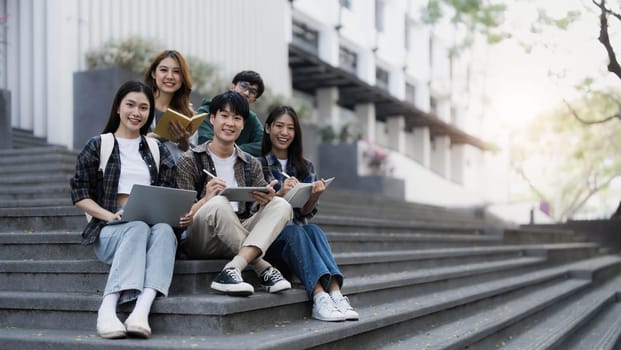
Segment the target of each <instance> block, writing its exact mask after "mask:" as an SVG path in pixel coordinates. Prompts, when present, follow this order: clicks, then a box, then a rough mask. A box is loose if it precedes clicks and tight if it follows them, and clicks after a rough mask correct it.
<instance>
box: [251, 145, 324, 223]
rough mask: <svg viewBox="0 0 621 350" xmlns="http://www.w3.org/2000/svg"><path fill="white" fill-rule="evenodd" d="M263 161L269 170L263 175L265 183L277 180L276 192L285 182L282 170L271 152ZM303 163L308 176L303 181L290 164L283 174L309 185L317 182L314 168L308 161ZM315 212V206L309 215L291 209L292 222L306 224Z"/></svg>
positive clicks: (300, 210) (299, 210)
mask: <svg viewBox="0 0 621 350" xmlns="http://www.w3.org/2000/svg"><path fill="white" fill-rule="evenodd" d="M265 160H266V161H267V166H268V168H269V174H266V173H265V172H264V174H263V175H264V176H265V177H266V180H267V181H272V180H273V179H276V180H278V184H276V186H274V190H276V191H278V190H280V186H281V184H282V183H283V182H284V181H285V176H284V175H283V174H282V168H281V166H280V162H279V161H278V158H276V156H275V155H274V154H272V152H271V151H270V152H269V153H268V154H266V155H265ZM304 161H305V162H306V167H307V169H308V174H307V175H306V177H304V178H303V179H300V178H299V177H298V174H297V172H296V170H295V166H294V164H293V163H291V162H287V169H285V173H287V175H289V176H294V177H295V178H296V179H298V180H299V181H300V182H307V183H311V182H315V181H317V175H316V174H315V166H314V165H313V163H312V162H311V161H310V160H308V159H304ZM317 211H318V210H317V206H315V208H313V210H312V211H311V212H310V213H308V214H306V215H303V214H302V209H301V208H294V209H293V222H294V223H296V224H298V225H302V224H307V223H308V221H309V220H310V219H312V218H313V217H314V216H315V214H317Z"/></svg>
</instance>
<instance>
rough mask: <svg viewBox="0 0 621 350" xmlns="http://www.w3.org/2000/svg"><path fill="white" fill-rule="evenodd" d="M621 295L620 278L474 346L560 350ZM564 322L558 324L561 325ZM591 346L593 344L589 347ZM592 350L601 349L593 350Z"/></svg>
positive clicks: (531, 316) (518, 323) (553, 305)
mask: <svg viewBox="0 0 621 350" xmlns="http://www.w3.org/2000/svg"><path fill="white" fill-rule="evenodd" d="M619 292H621V275H620V276H617V277H616V278H614V279H612V280H610V281H608V282H606V283H604V284H603V285H601V286H599V288H597V289H589V290H585V291H583V292H581V293H577V294H575V295H572V296H571V297H569V298H567V299H565V300H563V301H561V302H558V303H554V304H552V305H550V306H549V307H547V308H545V309H544V310H541V311H540V312H538V313H535V314H532V315H530V316H529V317H526V318H524V319H520V321H519V322H517V323H515V324H513V325H511V326H510V327H508V328H505V329H503V330H502V331H501V332H497V333H495V334H493V335H490V336H489V337H487V338H485V339H483V340H481V341H479V342H477V343H475V344H473V346H474V347H475V348H476V347H480V348H490V349H491V348H493V347H494V346H496V347H498V346H501V347H502V348H503V349H524V348H525V347H528V348H529V349H551V348H559V349H566V347H560V345H561V344H562V343H563V342H565V341H566V340H569V338H571V337H572V336H573V335H574V333H575V332H577V331H578V330H579V329H580V328H581V327H582V326H583V325H585V324H588V323H589V322H590V321H591V320H592V319H593V318H594V317H595V316H596V315H598V314H600V313H603V312H604V310H605V309H608V308H610V307H613V306H614V304H616V301H617V298H616V295H617V294H618V293H619ZM561 320H562V322H559V321H561ZM589 346H592V343H591V344H589ZM592 349H600V348H599V347H598V348H592Z"/></svg>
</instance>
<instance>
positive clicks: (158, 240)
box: [70, 81, 192, 338]
mask: <svg viewBox="0 0 621 350" xmlns="http://www.w3.org/2000/svg"><path fill="white" fill-rule="evenodd" d="M154 105H155V102H154V98H153V93H152V92H151V88H150V87H149V86H147V85H145V84H144V83H142V82H139V81H129V82H126V83H125V84H123V85H121V87H120V88H119V90H118V91H117V92H116V95H115V97H114V100H113V103H112V108H111V110H110V116H109V119H108V122H107V124H106V126H105V128H104V131H103V133H102V134H101V135H97V136H94V137H92V138H91V139H90V140H89V141H88V143H87V144H86V146H84V149H82V151H81V152H80V154H79V155H78V157H77V163H76V170H75V174H74V176H73V177H72V178H71V181H70V182H71V199H72V201H73V203H74V205H75V206H76V207H78V208H80V209H82V210H83V211H84V212H85V213H86V214H87V215H88V216H90V217H91V218H90V220H89V222H88V224H87V225H86V227H85V228H84V231H83V232H82V237H83V244H84V245H91V244H92V245H93V251H94V252H95V255H96V256H97V258H98V259H99V260H100V261H102V262H104V263H106V264H109V265H111V267H110V272H109V274H108V281H107V283H106V287H105V290H104V297H103V301H102V303H101V306H100V307H99V310H98V313H97V334H99V336H101V337H102V338H121V337H125V336H126V335H133V336H138V337H141V338H148V337H149V336H150V335H151V328H150V327H149V319H148V317H149V313H150V310H151V305H152V303H153V301H154V299H155V297H156V296H157V295H158V294H159V295H167V294H168V288H169V286H170V283H171V280H172V275H173V267H174V263H175V253H176V247H177V239H176V237H175V234H174V232H173V229H172V227H171V226H170V225H169V224H165V223H159V224H156V225H153V226H149V225H147V224H146V223H144V222H142V221H130V222H123V221H122V220H121V219H122V216H123V210H122V208H123V206H124V205H125V204H126V203H127V200H128V197H129V193H130V191H131V188H132V186H133V185H134V184H141V185H156V186H165V187H176V181H175V177H174V172H175V164H174V162H173V159H172V157H171V155H170V152H169V151H168V149H167V148H166V147H165V146H163V145H161V144H159V143H158V142H157V141H155V140H152V139H150V138H148V137H145V135H146V133H147V130H148V128H149V125H150V123H151V121H152V120H153V115H154ZM191 222H192V217H191V216H190V215H185V216H184V217H182V218H180V220H179V226H180V227H186V226H188V225H189V224H190V223H191ZM133 300H136V305H135V307H134V309H133V311H132V312H131V313H130V315H129V317H128V318H127V319H126V320H125V322H124V323H122V322H121V321H120V320H119V319H118V317H117V314H116V308H117V304H120V303H125V302H129V301H133Z"/></svg>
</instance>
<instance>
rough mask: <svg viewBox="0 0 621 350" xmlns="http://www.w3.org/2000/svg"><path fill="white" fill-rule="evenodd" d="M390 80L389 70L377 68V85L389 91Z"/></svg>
mask: <svg viewBox="0 0 621 350" xmlns="http://www.w3.org/2000/svg"><path fill="white" fill-rule="evenodd" d="M389 80H390V73H388V71H387V70H385V69H383V68H381V67H377V68H375V85H377V86H379V87H381V88H384V89H386V90H388V81H389Z"/></svg>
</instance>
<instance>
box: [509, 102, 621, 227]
mask: <svg viewBox="0 0 621 350" xmlns="http://www.w3.org/2000/svg"><path fill="white" fill-rule="evenodd" d="M611 96H612V97H614V98H611ZM619 99H621V95H620V94H618V93H616V92H613V91H606V92H599V93H591V94H587V95H586V96H585V97H583V98H582V99H580V100H578V101H573V102H572V103H571V104H572V105H573V106H574V107H573V109H572V110H571V111H570V110H568V109H567V108H565V107H564V106H559V108H558V109H557V110H555V111H552V112H549V113H545V114H543V115H541V116H540V117H539V118H536V119H534V120H533V121H532V122H531V123H530V124H528V125H527V126H526V127H525V128H523V129H521V130H517V131H515V132H514V133H513V134H512V136H511V140H512V142H511V161H512V165H513V167H514V169H515V171H516V173H517V174H519V175H520V176H521V177H522V178H523V179H524V180H526V182H527V183H528V185H529V186H530V189H531V192H532V194H533V195H534V196H535V197H536V198H537V199H539V200H541V201H547V202H549V203H552V204H553V208H552V209H553V212H552V215H553V217H554V218H555V219H557V220H559V221H565V220H568V219H571V218H573V217H574V216H575V215H576V213H578V212H579V211H580V209H581V208H583V206H584V205H585V203H586V202H587V201H588V200H589V199H590V198H592V197H593V196H594V195H595V194H596V193H598V192H599V191H602V190H606V189H607V188H608V185H609V184H610V182H611V181H612V180H613V179H614V178H616V177H617V176H619V174H620V173H621V159H620V158H619V157H618V156H617V155H618V154H619V153H620V152H621V124H602V123H599V124H594V125H592V126H591V127H589V128H585V127H584V125H583V124H582V123H581V122H580V121H578V119H576V118H572V117H571V114H572V113H576V114H579V115H581V116H583V117H584V118H587V119H588V118H592V117H593V116H597V115H600V114H602V113H604V114H610V113H614V112H615V111H617V110H618V109H619V105H618V103H616V102H615V101H616V100H619Z"/></svg>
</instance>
